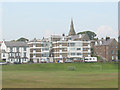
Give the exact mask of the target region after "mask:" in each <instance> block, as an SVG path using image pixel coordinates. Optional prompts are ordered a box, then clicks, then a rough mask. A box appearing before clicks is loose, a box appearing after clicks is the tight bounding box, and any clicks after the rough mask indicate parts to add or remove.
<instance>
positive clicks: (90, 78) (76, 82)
mask: <svg viewBox="0 0 120 90" xmlns="http://www.w3.org/2000/svg"><path fill="white" fill-rule="evenodd" d="M2 71H3V72H2V87H3V88H117V87H118V64H115V63H64V64H60V63H59V64H58V63H46V64H21V65H4V66H2Z"/></svg>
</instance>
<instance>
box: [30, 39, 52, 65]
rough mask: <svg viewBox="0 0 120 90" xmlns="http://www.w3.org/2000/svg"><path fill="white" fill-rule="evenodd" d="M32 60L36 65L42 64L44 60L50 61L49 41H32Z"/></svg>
mask: <svg viewBox="0 0 120 90" xmlns="http://www.w3.org/2000/svg"><path fill="white" fill-rule="evenodd" d="M28 44H29V46H30V58H31V60H32V61H33V62H34V63H40V62H41V60H42V59H49V54H50V47H51V44H50V42H49V40H47V39H42V40H39V39H34V40H32V41H30V42H29V43H28Z"/></svg>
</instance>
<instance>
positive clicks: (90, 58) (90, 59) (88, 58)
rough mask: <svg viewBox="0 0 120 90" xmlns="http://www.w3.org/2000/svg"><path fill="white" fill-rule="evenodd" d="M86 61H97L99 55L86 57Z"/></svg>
mask: <svg viewBox="0 0 120 90" xmlns="http://www.w3.org/2000/svg"><path fill="white" fill-rule="evenodd" d="M84 62H97V57H85V60H84Z"/></svg>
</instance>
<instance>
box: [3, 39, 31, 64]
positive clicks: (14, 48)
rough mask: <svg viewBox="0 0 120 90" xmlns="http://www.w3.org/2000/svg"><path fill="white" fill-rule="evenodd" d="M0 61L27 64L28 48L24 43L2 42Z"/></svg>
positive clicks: (28, 57) (28, 58)
mask: <svg viewBox="0 0 120 90" xmlns="http://www.w3.org/2000/svg"><path fill="white" fill-rule="evenodd" d="M1 59H2V60H5V61H6V62H10V63H14V62H20V63H27V62H28V61H29V60H30V48H29V46H28V44H27V43H26V42H18V41H16V42H15V41H13V42H11V41H3V42H2V44H1Z"/></svg>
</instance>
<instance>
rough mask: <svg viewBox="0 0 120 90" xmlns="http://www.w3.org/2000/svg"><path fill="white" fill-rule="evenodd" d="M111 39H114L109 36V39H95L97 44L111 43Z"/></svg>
mask: <svg viewBox="0 0 120 90" xmlns="http://www.w3.org/2000/svg"><path fill="white" fill-rule="evenodd" d="M113 40H115V39H114V38H111V39H108V40H106V39H100V40H98V41H97V43H98V45H100V42H102V44H101V45H109V44H111V42H112V41H113Z"/></svg>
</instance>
